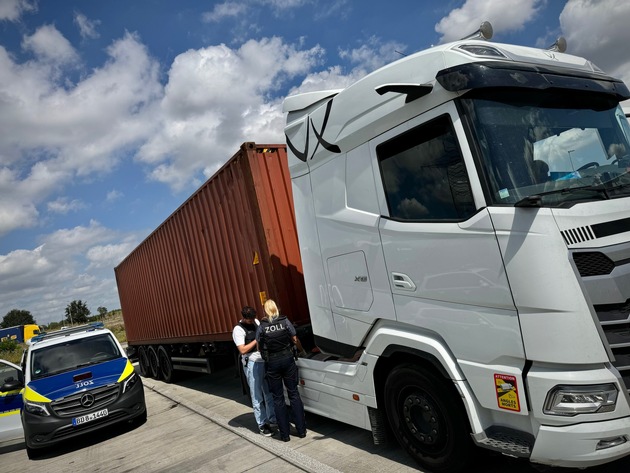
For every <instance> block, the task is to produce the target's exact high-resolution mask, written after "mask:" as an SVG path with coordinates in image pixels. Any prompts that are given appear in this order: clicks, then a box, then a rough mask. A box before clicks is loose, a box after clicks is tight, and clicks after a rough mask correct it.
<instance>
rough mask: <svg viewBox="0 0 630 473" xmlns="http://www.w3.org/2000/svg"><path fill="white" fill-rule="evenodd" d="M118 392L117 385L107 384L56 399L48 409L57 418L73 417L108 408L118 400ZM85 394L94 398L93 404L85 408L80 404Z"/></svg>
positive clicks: (118, 387)
mask: <svg viewBox="0 0 630 473" xmlns="http://www.w3.org/2000/svg"><path fill="white" fill-rule="evenodd" d="M119 391H120V386H119V385H118V384H116V383H115V384H108V385H106V386H101V387H98V388H94V389H90V390H87V391H81V392H79V393H76V394H73V395H71V396H67V397H63V398H61V399H57V400H56V401H53V402H51V403H50V407H51V408H52V410H53V412H54V413H55V414H57V415H58V416H59V417H75V416H79V415H83V414H87V413H88V412H93V411H95V410H98V409H101V408H103V407H106V406H108V405H109V404H111V403H112V402H114V401H115V400H116V399H118V393H119ZM86 394H91V395H92V396H93V397H94V402H93V403H92V404H90V405H89V406H87V407H85V406H84V405H83V404H81V399H82V398H83V396H85V395H86Z"/></svg>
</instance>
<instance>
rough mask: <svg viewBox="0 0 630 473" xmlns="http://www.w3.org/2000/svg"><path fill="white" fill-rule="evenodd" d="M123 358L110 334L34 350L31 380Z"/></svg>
mask: <svg viewBox="0 0 630 473" xmlns="http://www.w3.org/2000/svg"><path fill="white" fill-rule="evenodd" d="M121 356H122V355H121V353H120V350H119V349H118V346H117V345H116V343H115V342H114V340H113V339H112V337H111V335H110V334H102V335H97V336H94V337H86V338H78V339H74V340H69V341H67V342H64V343H59V344H57V345H51V346H48V347H42V348H39V349H36V350H33V354H32V356H31V379H39V378H46V377H48V376H53V375H56V374H59V373H63V372H65V371H71V370H74V369H77V368H81V367H83V366H89V365H93V364H96V363H102V362H104V361H109V360H113V359H115V358H120V357H121Z"/></svg>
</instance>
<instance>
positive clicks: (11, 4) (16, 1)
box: [0, 0, 37, 21]
mask: <svg viewBox="0 0 630 473" xmlns="http://www.w3.org/2000/svg"><path fill="white" fill-rule="evenodd" d="M35 10H37V3H36V2H34V1H33V2H31V1H29V0H1V1H0V20H7V21H18V20H19V19H20V17H21V16H22V13H26V12H32V11H35Z"/></svg>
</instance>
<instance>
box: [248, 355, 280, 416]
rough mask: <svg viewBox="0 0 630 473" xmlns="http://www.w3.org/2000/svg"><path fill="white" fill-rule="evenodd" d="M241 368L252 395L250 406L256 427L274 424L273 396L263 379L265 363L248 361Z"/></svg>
mask: <svg viewBox="0 0 630 473" xmlns="http://www.w3.org/2000/svg"><path fill="white" fill-rule="evenodd" d="M243 369H244V370H245V377H246V378H247V384H248V385H249V392H250V393H251V396H252V407H253V408H254V417H255V418H256V423H257V424H258V427H259V428H262V427H264V425H265V424H269V423H271V424H275V423H276V414H275V413H274V409H273V397H272V396H271V392H270V391H269V386H268V385H267V380H266V379H265V363H264V362H262V361H258V362H252V361H250V362H249V363H247V366H245V367H243Z"/></svg>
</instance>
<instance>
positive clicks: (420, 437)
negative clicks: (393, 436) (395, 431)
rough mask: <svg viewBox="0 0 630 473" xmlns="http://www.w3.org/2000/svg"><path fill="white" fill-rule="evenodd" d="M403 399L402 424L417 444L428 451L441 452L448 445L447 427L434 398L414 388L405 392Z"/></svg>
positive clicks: (420, 448) (419, 447)
mask: <svg viewBox="0 0 630 473" xmlns="http://www.w3.org/2000/svg"><path fill="white" fill-rule="evenodd" d="M401 401H402V403H401V420H402V424H403V426H404V428H405V430H407V431H408V432H409V436H410V439H411V440H412V442H413V443H414V444H415V446H416V447H417V448H418V449H419V450H421V451H424V452H426V453H432V454H434V453H437V452H440V451H441V450H442V449H443V448H444V447H445V445H446V431H447V428H446V426H445V425H444V423H443V417H442V414H441V412H440V409H439V407H438V406H437V404H436V403H435V401H434V400H433V398H431V396H428V395H427V394H426V393H424V392H423V391H420V390H414V391H412V392H408V393H407V394H403V395H402V396H401Z"/></svg>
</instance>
